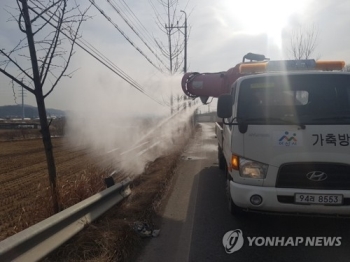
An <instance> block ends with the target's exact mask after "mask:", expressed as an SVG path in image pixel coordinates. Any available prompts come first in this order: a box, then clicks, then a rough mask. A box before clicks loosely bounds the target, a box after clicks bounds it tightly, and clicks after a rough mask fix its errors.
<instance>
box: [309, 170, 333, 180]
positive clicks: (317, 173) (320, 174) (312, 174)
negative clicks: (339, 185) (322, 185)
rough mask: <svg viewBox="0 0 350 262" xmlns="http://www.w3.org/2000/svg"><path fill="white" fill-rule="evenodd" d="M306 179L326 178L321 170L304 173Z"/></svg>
mask: <svg viewBox="0 0 350 262" xmlns="http://www.w3.org/2000/svg"><path fill="white" fill-rule="evenodd" d="M306 177H307V179H309V180H311V181H323V180H326V179H327V177H328V176H327V174H326V173H325V172H322V171H311V172H309V173H307V174H306Z"/></svg>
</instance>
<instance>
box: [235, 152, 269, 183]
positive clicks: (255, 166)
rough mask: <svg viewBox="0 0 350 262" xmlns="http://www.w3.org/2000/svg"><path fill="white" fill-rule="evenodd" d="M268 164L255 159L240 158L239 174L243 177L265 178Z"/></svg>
mask: <svg viewBox="0 0 350 262" xmlns="http://www.w3.org/2000/svg"><path fill="white" fill-rule="evenodd" d="M268 167H269V166H268V165H266V164H263V163H260V162H256V161H253V160H249V159H245V158H243V157H240V158H239V175H240V176H241V177H247V178H256V179H264V178H266V174H267V169H268Z"/></svg>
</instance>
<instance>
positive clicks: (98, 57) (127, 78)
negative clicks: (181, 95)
mask: <svg viewBox="0 0 350 262" xmlns="http://www.w3.org/2000/svg"><path fill="white" fill-rule="evenodd" d="M31 3H32V4H34V5H35V6H36V7H38V6H37V5H36V4H35V3H33V1H31ZM39 3H40V2H39ZM41 5H43V4H42V3H41ZM29 8H30V10H31V11H32V12H34V13H35V14H37V15H39V13H38V12H37V11H36V10H35V9H34V8H31V7H29ZM40 17H41V18H42V19H43V20H44V21H45V22H46V23H48V24H49V25H51V26H52V27H54V28H56V26H55V25H53V24H52V23H51V21H49V20H48V19H46V18H45V17H44V16H43V14H40ZM55 17H57V16H55ZM53 20H54V19H53ZM65 30H68V29H65ZM61 33H62V34H63V35H65V36H66V37H67V38H68V39H70V40H71V41H72V38H71V37H70V36H69V35H67V34H66V33H65V32H63V31H61ZM81 39H82V37H81V38H79V39H77V41H76V45H77V46H79V47H80V48H81V49H83V50H84V51H85V52H87V53H88V54H89V55H91V56H92V57H94V58H95V59H96V60H97V61H99V62H100V63H101V64H103V65H104V66H106V67H107V68H108V69H110V70H111V71H112V72H113V73H115V74H117V75H118V76H119V77H120V78H122V79H123V80H124V81H126V82H127V83H129V84H130V85H131V86H133V87H134V88H136V89H137V90H138V91H139V92H141V93H143V94H144V95H146V96H147V97H149V98H150V99H152V100H153V101H155V102H156V103H158V104H160V105H162V106H168V107H169V105H166V104H164V103H162V102H161V101H160V100H159V99H157V98H155V97H153V96H151V95H149V94H148V93H147V92H146V91H144V89H143V88H142V87H141V86H140V85H139V84H137V82H136V81H135V80H133V79H132V78H131V77H130V76H128V75H127V74H126V73H125V72H123V71H122V70H121V69H119V68H118V67H117V66H116V65H115V64H114V63H113V62H111V61H110V60H109V59H108V58H106V57H103V55H102V58H101V55H99V54H98V53H100V52H99V51H98V50H97V49H96V48H94V47H93V46H92V45H91V44H90V43H88V42H87V41H86V40H84V41H82V40H81ZM78 42H86V43H88V44H85V45H90V46H91V47H92V48H91V49H93V50H96V51H89V50H87V48H85V47H83V46H82V44H84V43H82V44H80V43H78ZM93 53H97V54H93ZM100 54H101V53H100ZM103 60H106V61H107V62H104V61H103ZM108 64H109V65H108Z"/></svg>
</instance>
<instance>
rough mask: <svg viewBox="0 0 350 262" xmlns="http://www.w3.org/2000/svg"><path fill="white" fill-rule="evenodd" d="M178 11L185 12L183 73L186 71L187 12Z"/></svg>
mask: <svg viewBox="0 0 350 262" xmlns="http://www.w3.org/2000/svg"><path fill="white" fill-rule="evenodd" d="M180 12H182V13H184V14H185V57H184V73H187V14H186V12H185V11H184V10H180Z"/></svg>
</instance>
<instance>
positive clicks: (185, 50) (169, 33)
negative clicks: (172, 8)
mask: <svg viewBox="0 0 350 262" xmlns="http://www.w3.org/2000/svg"><path fill="white" fill-rule="evenodd" d="M180 12H182V13H184V14H185V24H184V25H183V26H178V25H177V26H174V25H170V20H169V26H167V25H165V29H167V30H168V36H169V52H170V73H172V57H171V39H170V35H171V30H172V29H174V28H177V29H181V28H184V29H185V32H182V31H181V30H180V32H181V33H183V34H184V37H185V47H184V73H187V14H186V12H185V11H184V10H180ZM177 23H178V24H179V22H177Z"/></svg>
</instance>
